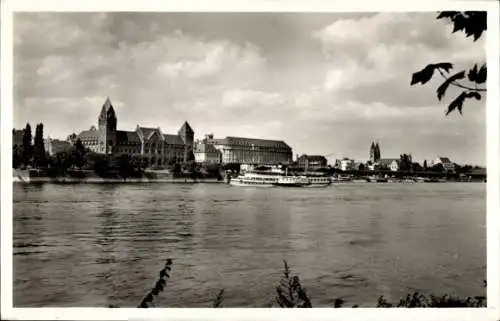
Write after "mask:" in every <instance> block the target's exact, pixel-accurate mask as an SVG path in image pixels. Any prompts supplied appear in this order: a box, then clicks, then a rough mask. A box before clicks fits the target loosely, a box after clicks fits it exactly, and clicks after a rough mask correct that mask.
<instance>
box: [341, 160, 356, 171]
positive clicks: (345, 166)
mask: <svg viewBox="0 0 500 321" xmlns="http://www.w3.org/2000/svg"><path fill="white" fill-rule="evenodd" d="M353 169H354V159H349V158H347V157H344V158H343V159H341V160H340V170H342V171H350V170H353Z"/></svg>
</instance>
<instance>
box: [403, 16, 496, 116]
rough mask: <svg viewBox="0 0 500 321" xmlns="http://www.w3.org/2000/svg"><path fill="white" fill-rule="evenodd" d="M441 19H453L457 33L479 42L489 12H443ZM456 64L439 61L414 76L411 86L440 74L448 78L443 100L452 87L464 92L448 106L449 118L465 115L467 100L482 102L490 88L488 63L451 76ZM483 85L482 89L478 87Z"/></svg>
mask: <svg viewBox="0 0 500 321" xmlns="http://www.w3.org/2000/svg"><path fill="white" fill-rule="evenodd" d="M437 19H449V20H451V22H452V23H453V33H455V32H457V31H462V32H464V33H465V34H466V36H467V37H471V36H472V37H473V38H474V42H475V41H477V40H478V39H479V38H480V37H481V35H482V34H483V32H484V31H485V30H486V12H485V11H465V12H458V11H442V12H440V13H439V15H438V16H437ZM452 69H453V64H452V63H450V62H439V63H434V64H429V65H427V66H425V67H424V68H423V69H422V70H420V71H417V72H415V73H413V75H412V79H411V83H410V85H415V84H418V83H420V84H422V85H424V84H426V83H427V82H428V81H429V80H430V79H431V78H432V77H433V75H434V74H435V73H434V72H435V71H437V72H438V73H439V74H440V75H441V76H442V77H443V79H444V81H443V83H442V84H441V85H440V86H439V87H438V89H437V90H436V93H437V98H438V100H439V101H441V99H443V97H444V96H445V94H446V91H447V90H448V88H449V87H450V86H454V87H456V88H460V89H463V90H462V92H461V93H460V94H459V95H458V96H457V97H455V99H454V100H453V101H451V103H450V104H449V105H448V110H447V112H446V115H448V114H450V113H451V112H452V111H454V110H455V109H456V110H458V112H459V113H460V114H462V108H463V104H464V102H465V100H466V99H471V98H474V99H476V100H481V99H482V97H483V96H482V93H484V92H486V88H484V87H481V86H484V85H485V83H486V73H487V68H486V63H482V64H481V63H476V64H474V67H472V68H470V69H469V70H461V71H458V72H455V73H454V74H452V75H450V72H451V70H452ZM478 85H479V87H478Z"/></svg>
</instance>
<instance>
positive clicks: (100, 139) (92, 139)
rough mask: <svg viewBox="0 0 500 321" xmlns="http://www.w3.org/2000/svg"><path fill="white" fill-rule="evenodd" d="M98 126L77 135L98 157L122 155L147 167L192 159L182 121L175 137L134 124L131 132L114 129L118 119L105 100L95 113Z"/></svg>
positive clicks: (189, 134)
mask: <svg viewBox="0 0 500 321" xmlns="http://www.w3.org/2000/svg"><path fill="white" fill-rule="evenodd" d="M97 124H98V126H97V127H95V126H91V127H90V129H89V130H84V131H82V132H81V133H79V134H78V135H77V138H79V139H80V140H81V142H82V144H83V145H84V146H85V147H86V148H88V149H89V150H91V151H93V152H96V153H100V154H107V155H109V154H114V153H126V154H129V155H132V156H140V157H142V158H143V160H144V161H145V163H146V165H147V166H155V165H158V166H162V165H166V164H168V163H171V162H177V163H180V162H187V161H189V160H192V158H193V157H194V156H193V145H194V131H193V129H192V128H191V126H190V125H189V124H188V122H187V121H186V122H184V124H183V125H182V126H181V128H180V129H179V130H178V132H177V134H164V133H163V132H162V130H161V129H160V127H156V128H150V127H142V126H140V125H137V127H136V128H135V130H134V131H124V130H118V129H117V124H118V118H117V116H116V111H115V109H114V108H113V105H112V103H111V100H110V99H109V97H107V98H106V101H105V102H104V105H103V106H102V108H101V112H100V113H99V116H98V120H97Z"/></svg>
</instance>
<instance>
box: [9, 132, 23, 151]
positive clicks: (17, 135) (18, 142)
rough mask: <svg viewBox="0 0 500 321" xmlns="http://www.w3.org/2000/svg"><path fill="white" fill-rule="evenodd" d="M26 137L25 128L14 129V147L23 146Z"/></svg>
mask: <svg viewBox="0 0 500 321" xmlns="http://www.w3.org/2000/svg"><path fill="white" fill-rule="evenodd" d="M23 138H24V129H13V130H12V147H22V146H23Z"/></svg>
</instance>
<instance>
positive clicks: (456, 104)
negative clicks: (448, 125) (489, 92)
mask: <svg viewBox="0 0 500 321" xmlns="http://www.w3.org/2000/svg"><path fill="white" fill-rule="evenodd" d="M467 98H475V99H476V100H481V94H479V93H478V92H475V91H470V92H466V91H463V92H462V93H461V94H460V95H458V97H457V98H455V100H453V101H452V102H451V103H450V105H449V106H448V111H447V112H446V115H448V114H450V113H451V112H452V111H454V110H455V109H457V110H458V112H459V113H460V115H462V107H463V104H464V101H465V99H467Z"/></svg>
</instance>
